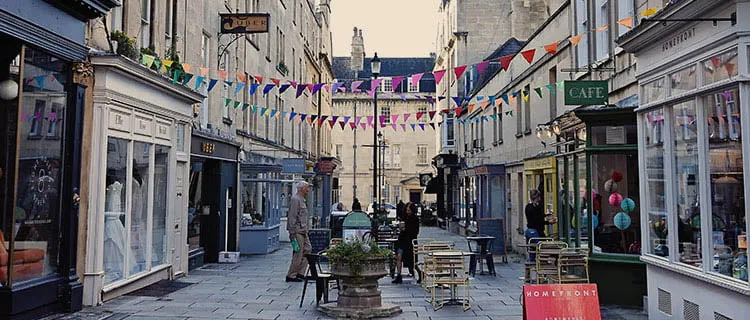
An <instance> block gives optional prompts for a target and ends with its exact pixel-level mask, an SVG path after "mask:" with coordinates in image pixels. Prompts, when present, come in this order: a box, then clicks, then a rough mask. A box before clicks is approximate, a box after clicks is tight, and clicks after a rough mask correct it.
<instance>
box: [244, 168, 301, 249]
mask: <svg viewBox="0 0 750 320" xmlns="http://www.w3.org/2000/svg"><path fill="white" fill-rule="evenodd" d="M258 157H262V158H266V159H267V160H266V161H252V160H255V159H256V158H258ZM250 159H252V160H251V161H249V162H246V163H242V164H241V165H240V184H241V185H240V192H241V194H242V218H241V220H240V253H242V254H267V253H271V252H273V251H276V250H277V249H279V247H280V243H279V227H280V225H281V211H282V208H286V207H287V203H288V200H289V199H290V197H291V196H292V194H290V192H291V185H292V181H293V180H286V181H285V180H283V176H282V169H283V166H282V165H281V163H276V161H274V160H276V159H275V158H269V157H265V156H262V155H253V156H250Z"/></svg>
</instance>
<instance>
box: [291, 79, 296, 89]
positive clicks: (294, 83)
mask: <svg viewBox="0 0 750 320" xmlns="http://www.w3.org/2000/svg"><path fill="white" fill-rule="evenodd" d="M289 84H291V85H292V88H295V89H297V82H296V81H289Z"/></svg>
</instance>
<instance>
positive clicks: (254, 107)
mask: <svg viewBox="0 0 750 320" xmlns="http://www.w3.org/2000/svg"><path fill="white" fill-rule="evenodd" d="M250 110H252V112H253V113H258V106H253V107H252V108H250Z"/></svg>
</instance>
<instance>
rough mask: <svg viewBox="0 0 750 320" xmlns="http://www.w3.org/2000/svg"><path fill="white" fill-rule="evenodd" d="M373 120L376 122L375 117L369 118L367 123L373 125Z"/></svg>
mask: <svg viewBox="0 0 750 320" xmlns="http://www.w3.org/2000/svg"><path fill="white" fill-rule="evenodd" d="M373 120H375V117H373V116H367V123H370V124H372V121H373Z"/></svg>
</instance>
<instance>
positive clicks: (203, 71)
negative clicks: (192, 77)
mask: <svg viewBox="0 0 750 320" xmlns="http://www.w3.org/2000/svg"><path fill="white" fill-rule="evenodd" d="M198 70H200V71H201V77H204V78H205V77H206V76H207V75H208V68H206V67H200V68H198Z"/></svg>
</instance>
